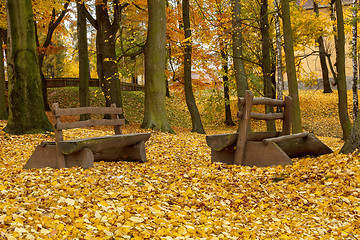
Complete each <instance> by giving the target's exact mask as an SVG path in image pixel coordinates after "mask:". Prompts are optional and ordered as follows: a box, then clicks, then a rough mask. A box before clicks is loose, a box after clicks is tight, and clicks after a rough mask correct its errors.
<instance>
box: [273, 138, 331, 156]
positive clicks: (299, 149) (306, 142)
mask: <svg viewBox="0 0 360 240" xmlns="http://www.w3.org/2000/svg"><path fill="white" fill-rule="evenodd" d="M276 144H277V145H278V146H279V147H280V148H281V149H282V150H283V151H284V152H285V153H286V154H287V155H288V156H289V157H290V158H295V157H304V156H307V155H310V156H319V155H324V154H329V153H332V152H333V151H332V150H331V149H330V148H329V147H328V146H326V145H325V144H324V143H323V142H321V141H320V140H319V139H318V138H317V137H316V136H315V135H314V134H311V133H309V135H308V136H307V137H306V138H296V139H291V140H288V141H282V142H278V143H276Z"/></svg>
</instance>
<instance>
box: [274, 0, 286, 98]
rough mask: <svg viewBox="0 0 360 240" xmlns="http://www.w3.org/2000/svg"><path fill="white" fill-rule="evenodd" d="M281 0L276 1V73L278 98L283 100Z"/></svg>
mask: <svg viewBox="0 0 360 240" xmlns="http://www.w3.org/2000/svg"><path fill="white" fill-rule="evenodd" d="M278 5H279V2H278V0H275V1H274V21H275V33H276V40H275V42H276V73H277V83H276V90H277V99H279V100H283V90H284V80H283V74H282V68H283V64H282V54H281V52H282V51H281V48H282V46H281V31H280V19H279V15H280V14H279V6H278Z"/></svg>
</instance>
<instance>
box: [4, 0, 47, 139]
mask: <svg viewBox="0 0 360 240" xmlns="http://www.w3.org/2000/svg"><path fill="white" fill-rule="evenodd" d="M7 12H8V29H9V33H10V43H9V65H8V74H9V75H8V79H9V86H8V89H9V92H8V95H9V96H8V102H9V121H8V124H7V125H6V127H5V129H4V130H5V131H7V132H9V133H12V134H25V133H35V132H45V131H51V130H52V129H53V128H52V125H51V123H50V122H49V120H48V118H47V117H46V115H45V110H44V102H43V98H42V93H41V78H40V71H39V65H38V55H37V48H36V41H35V27H34V18H33V12H32V6H31V1H30V0H13V1H8V3H7Z"/></svg>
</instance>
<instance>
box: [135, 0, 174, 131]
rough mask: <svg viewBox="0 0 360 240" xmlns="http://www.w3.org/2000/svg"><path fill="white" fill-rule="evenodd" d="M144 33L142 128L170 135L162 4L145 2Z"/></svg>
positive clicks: (163, 8)
mask: <svg viewBox="0 0 360 240" xmlns="http://www.w3.org/2000/svg"><path fill="white" fill-rule="evenodd" d="M147 3H148V33H147V39H146V44H145V49H144V50H145V51H144V52H145V112H144V119H143V123H142V125H141V127H142V128H147V129H149V128H150V129H155V130H160V131H165V132H171V133H174V130H172V128H171V126H170V124H169V122H168V118H167V115H166V97H165V94H166V88H165V86H166V85H165V59H166V12H165V1H163V0H148V1H147Z"/></svg>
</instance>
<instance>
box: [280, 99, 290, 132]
mask: <svg viewBox="0 0 360 240" xmlns="http://www.w3.org/2000/svg"><path fill="white" fill-rule="evenodd" d="M284 102H285V106H284V120H283V126H282V132H281V135H289V134H291V102H292V98H291V97H290V96H286V97H285V99H284Z"/></svg>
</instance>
